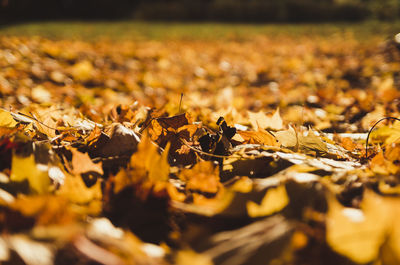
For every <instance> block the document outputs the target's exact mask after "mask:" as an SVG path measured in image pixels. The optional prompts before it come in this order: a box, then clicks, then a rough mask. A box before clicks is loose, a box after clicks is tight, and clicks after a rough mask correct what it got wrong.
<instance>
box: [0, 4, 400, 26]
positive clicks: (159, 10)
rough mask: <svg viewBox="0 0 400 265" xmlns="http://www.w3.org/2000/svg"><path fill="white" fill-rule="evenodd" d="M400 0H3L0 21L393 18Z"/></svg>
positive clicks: (242, 20)
mask: <svg viewBox="0 0 400 265" xmlns="http://www.w3.org/2000/svg"><path fill="white" fill-rule="evenodd" d="M399 7H400V0H131V1H130V0H0V22H2V23H17V22H26V21H39V20H40V21H43V20H68V19H79V20H99V19H101V20H115V19H139V20H162V21H222V22H249V23H254V22H320V21H327V22H328V21H361V20H365V19H379V20H394V19H397V18H398V17H399V14H400V12H399Z"/></svg>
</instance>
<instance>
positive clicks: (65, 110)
mask: <svg viewBox="0 0 400 265" xmlns="http://www.w3.org/2000/svg"><path fill="white" fill-rule="evenodd" d="M399 71H400V54H399V52H398V47H397V46H396V44H395V43H394V42H391V41H387V40H386V41H385V40H383V39H382V38H377V39H374V38H372V39H371V40H369V41H360V40H357V39H354V38H352V37H351V36H350V35H349V36H332V37H331V38H328V37H299V38H294V37H290V38H289V37H288V38H285V37H282V36H281V37H279V38H266V37H262V36H260V37H257V38H254V39H253V40H240V41H239V40H236V41H235V40H215V41H212V40H207V41H201V40H175V41H172V40H168V41H150V40H149V41H146V40H141V41H136V42H135V41H122V40H121V41H106V40H103V41H98V42H85V41H79V40H49V39H44V38H39V37H30V38H22V37H18V38H17V37H1V38H0V99H1V101H0V103H1V106H0V107H1V109H0V153H1V156H0V261H1V262H2V263H4V264H32V265H33V264H180V265H185V264H193V265H197V264H199V265H210V264H224V265H226V264H229V265H235V264H237V265H239V264H253V265H258V264H274V265H277V264H389V265H391V264H393V265H394V264H399V263H400V229H399V227H400V223H399V220H400V219H399V216H400V198H399V194H400V183H399V176H400V166H399V161H400V159H399V157H400V156H399V154H400V140H399V139H400V123H398V122H391V121H386V122H382V124H380V125H379V126H377V129H376V130H374V131H373V132H372V133H371V135H370V139H369V140H370V141H369V143H370V144H369V146H368V151H367V152H366V149H365V144H366V139H367V133H368V130H369V129H370V128H371V126H372V125H373V124H374V123H375V122H376V121H377V120H379V119H380V118H383V117H388V116H392V117H400V115H399V112H400V105H399V98H400V80H399V79H400V74H399V73H400V72H399Z"/></svg>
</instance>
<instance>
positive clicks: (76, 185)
mask: <svg viewBox="0 0 400 265" xmlns="http://www.w3.org/2000/svg"><path fill="white" fill-rule="evenodd" d="M57 193H58V195H60V196H64V197H65V198H67V199H69V200H70V201H71V202H73V203H78V204H85V203H89V202H91V201H93V200H101V197H102V195H101V194H102V193H101V186H100V181H97V182H96V184H94V185H93V186H92V187H90V188H88V187H86V185H85V183H84V182H83V180H82V178H81V177H80V176H73V175H69V174H68V175H66V177H65V182H64V185H63V186H61V188H60V189H59V190H58V192H57Z"/></svg>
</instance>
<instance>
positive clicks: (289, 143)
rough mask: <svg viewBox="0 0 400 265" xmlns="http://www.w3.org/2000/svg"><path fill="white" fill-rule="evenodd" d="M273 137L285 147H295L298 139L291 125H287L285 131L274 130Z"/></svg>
mask: <svg viewBox="0 0 400 265" xmlns="http://www.w3.org/2000/svg"><path fill="white" fill-rule="evenodd" d="M274 134H275V137H276V139H278V141H279V142H280V143H281V144H282V145H283V146H284V147H287V148H297V146H298V140H297V133H296V131H295V130H294V129H293V127H291V126H289V129H287V130H285V131H279V132H275V133H274Z"/></svg>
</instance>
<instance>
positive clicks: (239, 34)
mask: <svg viewBox="0 0 400 265" xmlns="http://www.w3.org/2000/svg"><path fill="white" fill-rule="evenodd" d="M399 31H400V22H395V23H393V22H392V23H382V22H375V21H369V22H362V23H354V24H350V23H336V24H333V23H330V24H223V23H172V22H168V23H167V22H165V23H162V22H137V21H116V22H115V21H113V22H103V21H97V22H80V21H58V22H32V23H23V24H17V25H10V26H6V27H3V28H0V35H7V36H10V35H11V36H29V37H30V36H41V37H46V38H50V39H71V38H73V39H83V40H98V39H104V38H105V39H112V40H121V39H133V40H137V39H150V40H165V39H251V38H252V37H254V36H258V35H266V36H269V37H276V36H291V37H297V36H322V37H326V36H331V35H346V34H351V35H353V36H354V37H355V38H357V39H368V38H370V37H371V36H376V37H381V38H386V37H388V36H392V35H393V34H395V33H397V32H399Z"/></svg>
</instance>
